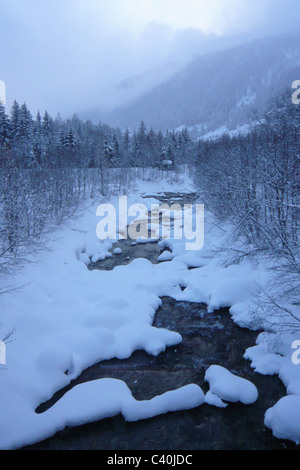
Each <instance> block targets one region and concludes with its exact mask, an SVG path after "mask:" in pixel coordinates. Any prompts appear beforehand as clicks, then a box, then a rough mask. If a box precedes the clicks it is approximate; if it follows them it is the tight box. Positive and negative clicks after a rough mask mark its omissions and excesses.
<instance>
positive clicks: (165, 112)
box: [103, 32, 300, 135]
mask: <svg viewBox="0 0 300 470" xmlns="http://www.w3.org/2000/svg"><path fill="white" fill-rule="evenodd" d="M299 39H300V32H297V33H292V34H286V35H282V36H276V37H269V38H264V39H257V40H254V41H252V42H250V43H247V44H244V45H242V46H238V47H234V48H230V49H227V50H225V51H224V50H223V51H218V52H214V53H210V54H207V55H205V56H201V57H199V58H197V59H196V60H194V61H193V62H192V63H190V64H189V65H188V66H187V67H185V68H184V69H183V70H181V71H180V72H178V73H176V75H174V76H173V77H172V78H170V79H169V80H167V81H165V82H164V83H162V84H161V85H159V86H156V87H155V88H153V89H152V90H151V91H149V92H147V93H145V94H144V95H143V96H141V97H140V98H139V99H137V100H136V101H134V102H132V103H130V104H128V105H123V106H121V107H118V108H116V109H115V110H114V111H112V112H110V113H109V114H107V115H105V116H104V117H103V118H104V119H105V121H106V122H108V123H109V124H111V125H114V126H119V127H121V128H123V129H125V128H126V127H129V128H137V127H138V126H139V124H140V122H141V120H144V122H145V124H146V126H147V127H148V128H149V127H152V128H153V129H154V130H166V129H176V128H179V127H180V126H186V127H188V128H190V129H191V130H194V131H196V132H197V134H198V135H204V134H207V133H208V132H211V131H214V130H216V129H219V128H222V127H226V128H228V129H235V128H237V127H239V126H243V125H245V124H246V123H247V122H249V121H254V120H255V119H257V118H259V117H260V116H261V115H262V114H263V113H264V111H265V110H266V107H267V105H268V102H269V100H270V99H272V98H273V97H275V96H276V95H277V94H278V93H280V92H281V91H282V90H283V89H284V88H286V87H291V85H292V82H293V81H294V80H297V79H298V80H299V79H300V41H299Z"/></svg>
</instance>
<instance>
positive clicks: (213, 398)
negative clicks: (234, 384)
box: [205, 390, 228, 408]
mask: <svg viewBox="0 0 300 470" xmlns="http://www.w3.org/2000/svg"><path fill="white" fill-rule="evenodd" d="M205 403H207V405H211V406H216V407H217V408H227V406H228V404H227V403H224V402H223V400H221V398H220V397H218V395H215V394H214V393H212V391H211V390H209V391H208V392H207V394H206V395H205Z"/></svg>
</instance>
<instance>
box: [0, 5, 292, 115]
mask: <svg viewBox="0 0 300 470" xmlns="http://www.w3.org/2000/svg"><path fill="white" fill-rule="evenodd" d="M299 18H300V2H299V0H251V1H250V0H209V1H208V0H63V1H62V0H43V1H42V2H41V1H40V0H26V2H24V1H23V0H10V1H6V2H0V56H1V69H0V79H1V80H4V81H5V82H6V85H7V101H8V104H9V105H10V104H11V102H12V100H13V99H14V98H17V99H18V100H19V101H21V102H23V101H26V102H28V104H29V106H30V107H31V108H33V109H34V110H37V109H38V108H40V109H41V110H44V109H45V108H47V109H48V110H49V111H50V112H51V113H56V112H58V111H62V112H63V114H67V113H71V112H74V111H81V110H85V109H90V108H93V107H94V108H96V107H98V108H99V107H105V106H114V105H116V104H118V103H119V102H121V101H124V100H125V99H127V98H131V97H133V96H134V94H135V93H140V92H142V91H143V89H144V87H149V86H151V85H153V84H155V83H156V82H158V81H159V80H162V79H165V78H166V77H167V76H168V74H171V73H173V72H174V71H175V70H176V69H177V68H178V67H180V66H182V65H183V64H184V63H186V62H188V61H189V60H191V59H192V57H193V56H194V55H195V54H197V53H198V54H199V53H204V52H205V51H208V50H211V48H213V47H217V45H216V35H217V36H219V37H221V38H222V37H225V36H229V35H236V36H237V41H239V40H240V39H239V38H238V35H240V34H244V33H249V32H250V33H251V34H253V35H255V34H260V35H264V34H266V35H267V34H269V33H270V32H271V33H277V32H282V31H289V30H291V29H293V28H296V27H299V29H300V23H299V21H300V19H299ZM134 77H136V79H133V80H132V81H131V86H127V88H126V87H125V88H124V87H123V88H122V86H119V85H120V84H121V83H123V82H126V81H127V84H128V83H129V81H130V80H129V79H131V78H134ZM128 80H129V81H128Z"/></svg>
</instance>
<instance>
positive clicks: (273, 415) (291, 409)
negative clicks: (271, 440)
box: [265, 395, 300, 445]
mask: <svg viewBox="0 0 300 470" xmlns="http://www.w3.org/2000/svg"><path fill="white" fill-rule="evenodd" d="M299 417H300V395H289V396H286V397H283V398H281V400H279V401H278V402H277V403H276V405H274V406H273V407H272V408H270V409H269V410H268V411H267V412H266V415H265V425H266V426H267V427H268V428H270V429H272V431H273V434H274V436H275V437H277V438H279V439H289V440H291V441H294V442H295V443H296V444H297V445H299V444H300V419H299Z"/></svg>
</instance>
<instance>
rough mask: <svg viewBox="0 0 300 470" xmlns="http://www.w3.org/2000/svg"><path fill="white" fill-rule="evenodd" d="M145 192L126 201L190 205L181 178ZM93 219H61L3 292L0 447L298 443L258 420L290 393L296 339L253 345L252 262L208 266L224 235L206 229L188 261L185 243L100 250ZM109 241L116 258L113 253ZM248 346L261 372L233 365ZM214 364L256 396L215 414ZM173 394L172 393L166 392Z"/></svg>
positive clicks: (291, 434) (290, 431) (242, 363)
mask: <svg viewBox="0 0 300 470" xmlns="http://www.w3.org/2000/svg"><path fill="white" fill-rule="evenodd" d="M141 189H142V191H143V193H144V194H143V196H144V198H141V197H139V196H137V195H135V196H130V198H131V200H132V201H137V202H139V203H140V204H141V203H142V202H143V200H144V201H145V203H146V204H147V205H148V207H149V205H150V204H151V203H153V202H154V199H153V196H154V197H155V198H158V199H159V201H161V202H162V201H166V202H170V201H171V200H173V201H174V202H175V200H176V203H178V202H180V203H181V204H182V203H184V202H190V198H193V199H194V201H195V200H196V199H197V198H196V195H195V194H194V193H193V191H194V189H193V187H192V185H190V184H188V185H186V184H184V185H183V186H181V187H180V185H177V188H176V192H177V194H174V193H173V194H168V191H170V190H172V188H171V187H169V186H168V185H166V186H165V188H162V189H161V192H160V194H157V191H156V192H155V191H154V189H155V185H151V184H150V183H149V184H148V187H146V185H145V184H143V185H142V187H140V188H139V193H140V194H141V192H142V191H141ZM183 190H185V194H183V193H182V191H183ZM162 191H165V192H164V193H162ZM173 191H174V189H173ZM146 192H147V194H146ZM153 192H155V193H156V194H151V193H153ZM94 214H95V212H94ZM95 220H96V218H95V216H94V215H92V212H90V213H89V214H87V215H86V217H85V218H84V217H83V218H82V219H80V221H79V223H78V224H77V226H76V228H74V227H73V226H72V224H71V226H70V227H69V228H67V229H66V230H65V231H64V237H63V240H62V239H60V240H58V242H57V243H58V244H57V245H56V246H55V247H54V249H53V250H52V251H50V252H49V253H47V254H45V257H44V259H43V260H42V261H43V262H42V265H41V264H40V263H38V264H35V265H30V266H28V268H27V269H26V272H25V276H24V273H23V277H22V275H20V280H21V279H22V280H23V284H25V283H24V279H26V280H27V281H28V285H27V286H25V287H24V288H23V289H22V290H21V291H18V292H14V293H11V294H8V295H6V296H5V297H4V300H3V302H2V303H3V309H2V313H1V319H0V323H2V324H4V325H5V326H6V327H8V328H9V327H10V328H11V329H13V328H14V329H15V334H14V335H13V338H12V342H11V343H9V344H8V345H7V365H6V366H5V368H4V370H3V371H2V372H1V377H0V379H1V381H2V380H3V383H2V392H1V393H2V400H1V405H0V406H1V409H0V412H1V418H2V423H1V434H0V446H1V447H2V448H16V447H22V446H25V445H27V444H31V443H34V442H38V441H42V442H40V443H39V444H34V445H33V446H31V447H29V448H32V449H111V450H113V449H115V450H118V449H286V448H295V447H296V445H295V444H294V443H293V442H291V440H295V441H297V439H298V437H299V435H300V432H299V429H298V428H297V425H296V426H295V423H294V422H292V423H291V422H288V423H283V424H282V422H281V421H282V419H281V417H282V413H279V414H278V415H277V417H278V416H279V418H278V419H277V420H276V413H275V412H274V413H273V418H274V419H273V421H272V417H271V421H272V423H273V424H272V425H273V432H274V430H275V432H277V434H278V433H279V435H278V436H277V437H285V438H286V439H290V440H285V441H283V440H279V439H276V438H275V437H273V435H272V432H271V431H270V430H269V429H267V428H266V427H265V426H264V414H265V412H266V410H267V409H269V408H271V407H274V405H275V404H276V403H277V402H278V400H280V399H281V398H282V397H283V396H284V395H285V394H286V392H285V387H284V386H283V384H282V381H284V385H286V386H287V387H288V386H291V385H292V386H293V387H294V390H295V389H296V388H297V383H298V382H299V378H300V375H299V367H300V366H294V367H293V364H291V361H290V357H289V351H287V352H286V354H284V353H283V349H284V348H286V345H287V344H290V343H289V341H291V339H295V338H296V337H295V336H293V338H290V337H288V338H285V339H284V340H282V341H281V343H280V344H281V347H280V346H278V345H277V350H275V345H273V344H271V343H272V342H271V340H270V337H272V333H268V334H265V333H262V334H261V335H260V336H259V337H260V338H261V340H258V341H257V345H256V346H255V342H256V339H257V336H258V334H259V333H260V329H258V328H257V331H251V329H248V328H246V326H247V321H249V325H248V326H249V327H250V326H253V325H251V321H250V320H249V311H247V308H248V304H249V302H250V300H251V298H252V297H253V295H255V292H256V280H257V272H256V271H255V269H254V268H253V266H252V265H251V266H250V264H249V263H248V262H243V263H241V265H230V266H228V267H226V268H225V267H224V266H222V265H220V260H218V262H217V260H216V259H214V257H213V255H212V252H211V249H212V245H213V244H215V243H216V240H217V239H221V238H222V237H221V232H222V231H223V229H222V230H219V229H218V227H214V228H213V229H212V227H209V231H208V233H207V234H206V235H211V234H212V235H211V238H212V239H213V243H212V242H211V241H210V240H209V239H208V241H207V243H206V245H205V249H204V250H203V251H200V252H199V253H195V252H189V253H187V252H186V251H185V250H184V248H183V241H182V240H172V241H170V242H169V243H165V242H162V243H159V244H158V243H149V244H138V245H135V246H132V245H131V243H130V242H128V241H122V242H119V243H117V244H116V245H114V246H113V245H112V244H109V243H108V244H107V243H103V244H100V243H99V241H98V240H95V235H93V236H92V235H91V234H92V232H93V230H95V225H96V224H95ZM216 232H217V233H216ZM72 235H73V238H72ZM119 246H121V247H122V251H123V253H122V254H121V255H113V256H111V252H110V250H112V248H116V247H119ZM165 250H167V251H165ZM161 252H162V255H161V254H160V253H161ZM168 253H169V255H170V256H168ZM166 255H167V256H166ZM87 258H88V259H89V260H91V261H92V262H91V263H90V264H89V265H88V268H89V269H87V267H86V266H85V265H84V262H85V263H86V260H87ZM103 258H104V259H103ZM128 258H129V259H128ZM159 258H160V259H159ZM168 258H169V259H168ZM162 261H164V262H162ZM86 264H87V263H86ZM119 266H120V267H119ZM260 274H261V272H260ZM229 307H231V309H230V310H229ZM242 327H244V328H242ZM274 337H275V336H274ZM276 338H277V336H276ZM267 344H271V346H270V350H268V347H267ZM274 344H275V343H274ZM276 344H277V343H276ZM253 347H254V348H253ZM166 348H167V349H166ZM247 348H248V350H247V354H248V356H247V358H248V359H250V360H252V361H253V363H254V364H252V366H253V367H256V369H257V370H258V371H260V372H262V374H264V375H261V374H258V373H256V372H255V371H254V370H253V368H252V367H251V362H249V361H248V360H246V359H245V358H244V357H243V356H244V354H245V351H246V349H247ZM213 364H218V365H221V366H223V367H226V368H227V369H228V370H230V371H231V372H232V373H234V374H236V375H238V376H239V377H243V378H245V379H248V380H250V381H251V382H252V383H254V384H255V385H256V387H257V389H258V394H259V396H258V399H257V401H256V402H255V403H253V404H251V405H250V406H249V405H245V404H242V403H231V404H230V405H229V406H228V407H226V408H225V407H224V408H223V407H216V406H212V404H209V403H208V400H206V399H205V398H203V399H202V395H201V394H202V392H201V389H202V390H203V392H204V393H207V392H208V391H209V386H208V384H207V381H205V373H206V371H207V369H208V368H209V367H210V366H211V365H213ZM291 367H292V369H291ZM280 370H282V373H280ZM267 374H270V375H276V374H278V375H279V376H280V377H281V380H279V378H277V377H275V376H274V377H270V376H269V375H267ZM283 378H285V380H283ZM102 379H108V381H104V382H103V380H102ZM299 383H300V382H299ZM125 384H126V385H127V387H126V386H125ZM191 384H197V385H196V386H195V388H188V387H189V386H190V385H191ZM210 385H211V384H210ZM186 387H187V388H186ZM199 387H200V388H201V389H200V388H199ZM170 390H177V391H178V393H177V392H176V395H174V396H172V398H171V397H170V395H168V392H169V391H170ZM211 390H212V387H211ZM131 393H132V395H133V397H132V396H131ZM164 394H167V395H164ZM292 395H293V396H294V395H295V396H297V398H298V395H299V394H297V393H292ZM207 396H208V395H207ZM153 397H156V401H155V399H154V400H153ZM203 397H204V395H203ZM214 397H215V398H216V396H215V395H214ZM220 398H222V396H220ZM223 398H224V397H223ZM205 401H206V403H205ZM225 401H227V402H230V401H237V400H234V399H233V400H228V399H227V400H226V399H225ZM200 405H202V406H200ZM296 405H297V407H298V406H299V403H298V402H297V403H296ZM297 407H296V408H293V410H292V411H293V414H296V415H297V413H298V411H299V409H300V408H299V407H298V408H297ZM271 409H272V408H271ZM287 409H288V410H289V411H290V410H291V406H290V405H289V404H288V406H287ZM168 411H172V413H168ZM279 411H280V410H279ZM121 414H122V415H123V417H122V416H121ZM284 414H286V413H285V412H284ZM124 418H125V420H124ZM131 421H137V422H131ZM269 422H270V421H269ZM278 422H279V425H278ZM88 423H89V424H88ZM278 426H279V427H278ZM269 427H272V426H269ZM70 428H72V429H70ZM55 433H56V435H55V436H54V437H51V438H50V439H47V440H45V439H46V438H49V437H50V436H51V435H54V434H55ZM280 434H281V436H280ZM43 439H44V440H43Z"/></svg>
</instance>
